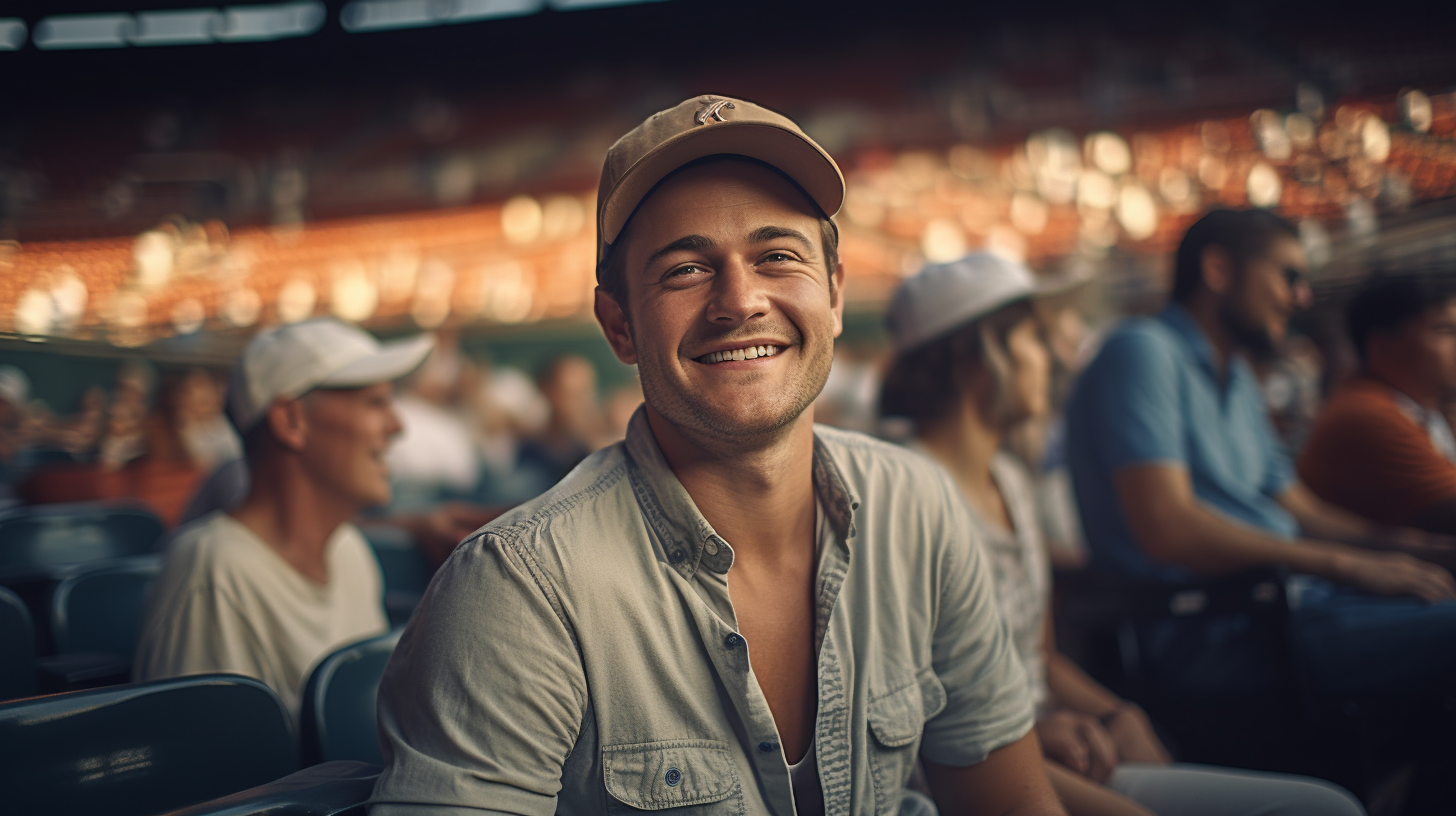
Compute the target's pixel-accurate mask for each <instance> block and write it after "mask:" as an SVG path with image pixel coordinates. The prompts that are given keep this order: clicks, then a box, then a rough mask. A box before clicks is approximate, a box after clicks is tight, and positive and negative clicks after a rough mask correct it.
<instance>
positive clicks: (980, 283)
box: [885, 252, 1038, 355]
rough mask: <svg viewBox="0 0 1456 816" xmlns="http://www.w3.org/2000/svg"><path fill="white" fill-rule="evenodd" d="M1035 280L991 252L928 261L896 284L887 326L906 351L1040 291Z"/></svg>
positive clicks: (897, 346) (899, 349) (898, 348)
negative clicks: (934, 262)
mask: <svg viewBox="0 0 1456 816" xmlns="http://www.w3.org/2000/svg"><path fill="white" fill-rule="evenodd" d="M1037 291H1038V290H1037V285H1036V279H1035V278H1034V277H1032V274H1031V270H1030V269H1027V268H1026V267H1025V266H1023V265H1022V264H1019V263H1017V262H1015V261H1012V260H1010V259H1008V258H1005V257H1002V256H1000V255H997V254H994V253H991V252H973V253H971V254H970V255H967V256H965V257H963V258H959V259H957V260H954V261H951V262H950V263H943V264H929V265H927V266H925V267H924V268H922V269H921V270H920V271H919V272H916V273H915V274H914V275H911V276H910V277H908V278H906V279H905V280H903V281H901V282H900V285H899V286H898V287H896V289H895V294H894V295H893V296H891V298H890V308H889V311H887V312H886V313H885V328H886V329H887V330H888V331H889V333H890V340H891V342H892V343H893V344H894V346H895V354H897V355H899V354H904V353H905V352H907V351H910V350H911V349H914V348H916V347H918V346H921V345H924V344H925V343H928V342H930V341H931V340H934V339H935V338H937V337H940V336H941V335H943V334H945V333H946V332H949V331H950V330H952V329H954V328H956V327H957V326H961V325H964V324H966V323H969V322H971V321H972V320H977V319H979V318H982V317H985V316H986V315H989V314H991V313H992V312H994V311H996V310H997V309H999V308H1001V307H1002V306H1005V305H1006V304H1008V303H1011V302H1013V301H1017V300H1021V299H1023V298H1029V297H1031V296H1032V295H1035V294H1037Z"/></svg>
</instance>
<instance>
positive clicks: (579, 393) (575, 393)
mask: <svg viewBox="0 0 1456 816" xmlns="http://www.w3.org/2000/svg"><path fill="white" fill-rule="evenodd" d="M541 394H542V395H543V396H545V397H546V401H547V402H548V403H550V405H551V416H552V419H553V421H554V422H555V423H556V424H557V425H558V426H560V427H563V428H566V429H569V430H572V431H577V432H594V431H595V430H596V429H595V428H594V427H592V426H593V425H594V424H595V422H596V421H597V419H598V410H597V371H596V369H595V368H592V364H591V363H589V362H587V361H586V360H584V359H582V358H580V357H563V358H561V359H559V360H557V361H556V362H555V363H553V364H552V365H551V369H550V370H549V371H548V372H547V374H546V376H545V377H544V378H542V381H541Z"/></svg>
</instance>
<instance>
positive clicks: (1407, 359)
mask: <svg viewBox="0 0 1456 816" xmlns="http://www.w3.org/2000/svg"><path fill="white" fill-rule="evenodd" d="M1370 347H1371V353H1372V356H1379V357H1383V358H1384V359H1385V360H1388V361H1389V362H1390V363H1391V364H1394V365H1396V366H1399V367H1400V368H1403V369H1405V370H1406V371H1408V372H1410V375H1411V379H1413V380H1416V381H1419V382H1426V383H1430V384H1431V386H1432V387H1433V388H1434V389H1438V390H1439V398H1440V399H1441V400H1442V401H1443V402H1446V401H1450V400H1453V399H1456V300H1452V301H1448V302H1447V303H1445V304H1442V305H1440V306H1436V307H1433V308H1431V309H1427V310H1426V311H1425V312H1423V313H1422V314H1421V315H1420V316H1419V317H1417V318H1416V319H1414V320H1412V321H1410V322H1409V323H1406V324H1405V325H1404V326H1402V327H1400V328H1399V329H1397V330H1396V331H1393V332H1390V333H1389V334H1376V335H1373V336H1372V337H1371V338H1370Z"/></svg>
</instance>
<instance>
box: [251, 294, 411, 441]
mask: <svg viewBox="0 0 1456 816" xmlns="http://www.w3.org/2000/svg"><path fill="white" fill-rule="evenodd" d="M434 347H435V338H434V336H433V335H429V334H422V335H420V336H418V337H411V338H409V339H408V340H397V341H393V342H389V343H380V342H379V341H378V340H376V339H375V338H374V336H373V335H371V334H369V333H368V332H366V331H364V330H363V329H358V328H355V327H353V326H350V325H348V324H345V323H341V322H340V321H338V320H334V319H333V318H327V317H325V318H318V319H315V320H305V321H303V322H301V323H291V324H289V325H286V326H280V327H279V328H276V329H272V330H270V331H266V332H262V333H260V334H258V335H257V336H256V337H254V338H253V339H252V340H250V341H249V342H248V345H247V347H246V348H244V349H243V357H242V359H241V360H239V361H238V364H237V365H236V366H234V368H233V373H232V378H231V380H230V381H229V382H228V395H227V405H228V416H229V417H230V418H231V419H232V421H233V425H234V426H236V427H237V429H238V433H247V432H248V431H249V430H251V429H252V428H253V426H254V425H256V424H258V421H259V420H261V419H262V418H263V414H264V413H266V412H267V410H268V406H269V405H272V404H273V401H274V400H276V399H296V398H298V397H301V396H303V395H304V394H306V393H308V392H309V391H312V390H314V389H315V388H363V387H364V386H367V385H375V384H378V383H384V382H393V381H394V380H397V379H399V378H400V377H403V376H405V375H406V374H408V373H410V372H411V371H414V370H415V369H416V368H418V367H419V366H420V364H421V363H423V362H424V361H425V358H426V357H428V356H429V354H430V350H431V349H433V348H434Z"/></svg>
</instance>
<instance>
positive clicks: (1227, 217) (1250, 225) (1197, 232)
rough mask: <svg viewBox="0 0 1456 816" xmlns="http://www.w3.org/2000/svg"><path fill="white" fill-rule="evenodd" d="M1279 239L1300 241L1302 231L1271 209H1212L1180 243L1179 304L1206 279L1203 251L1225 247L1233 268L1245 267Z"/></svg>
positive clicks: (1175, 291) (1177, 262)
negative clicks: (1214, 247) (1204, 277)
mask: <svg viewBox="0 0 1456 816" xmlns="http://www.w3.org/2000/svg"><path fill="white" fill-rule="evenodd" d="M1276 238H1293V239H1295V240H1298V239H1299V230H1298V229H1296V228H1295V226H1294V225H1293V224H1291V223H1289V222H1288V221H1287V220H1285V219H1283V218H1281V217H1279V216H1277V215H1275V214H1274V213H1272V212H1269V211H1268V210H1212V211H1210V212H1209V213H1208V214H1206V215H1204V216H1203V217H1202V218H1200V219H1198V220H1197V221H1195V222H1193V226H1191V227H1189V228H1188V232H1186V233H1184V235H1183V240H1182V242H1180V243H1179V244H1178V252H1177V254H1176V255H1174V256H1173V257H1174V261H1173V294H1172V298H1173V300H1174V302H1177V303H1187V302H1188V299H1189V298H1191V297H1192V296H1193V293H1194V292H1196V291H1198V282H1199V281H1201V280H1203V251H1204V250H1205V249H1207V248H1209V247H1211V246H1217V247H1223V249H1224V250H1225V251H1227V252H1228V254H1229V255H1230V257H1232V258H1233V261H1234V265H1235V266H1236V267H1238V268H1243V266H1244V264H1247V263H1248V262H1249V261H1250V260H1252V259H1254V258H1256V257H1258V256H1259V255H1260V254H1262V253H1264V252H1266V251H1268V249H1269V247H1270V245H1272V244H1273V243H1274V240H1275V239H1276Z"/></svg>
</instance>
